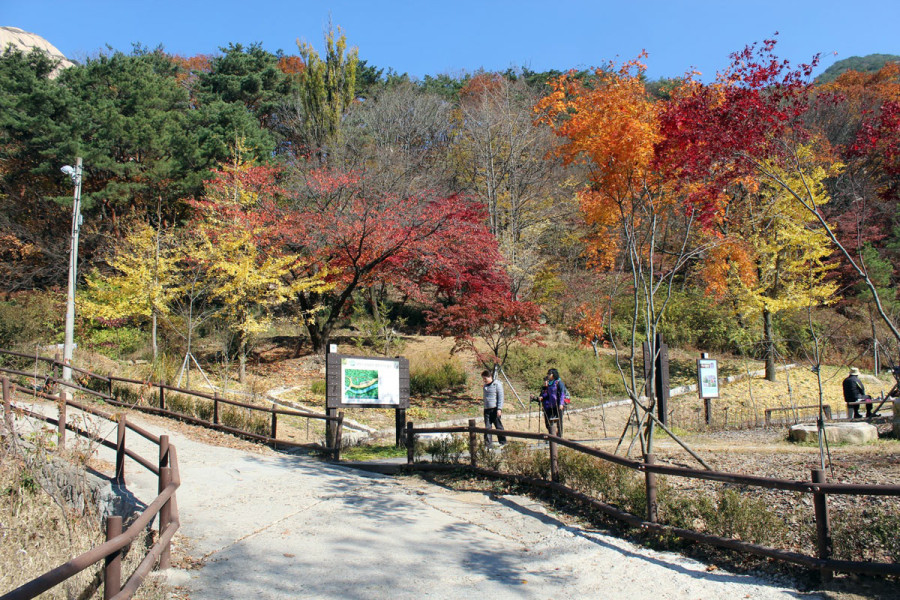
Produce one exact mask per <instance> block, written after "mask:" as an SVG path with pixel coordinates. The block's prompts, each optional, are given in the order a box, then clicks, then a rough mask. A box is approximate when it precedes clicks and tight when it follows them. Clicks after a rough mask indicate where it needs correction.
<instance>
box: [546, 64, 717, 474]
mask: <svg viewBox="0 0 900 600" xmlns="http://www.w3.org/2000/svg"><path fill="white" fill-rule="evenodd" d="M643 73H644V67H643V65H641V64H640V63H639V62H637V61H632V62H629V63H626V64H625V65H623V66H622V67H621V68H618V69H615V68H614V67H613V66H612V65H610V66H609V68H607V69H596V70H595V72H594V79H593V80H592V81H591V82H590V84H586V83H585V82H584V80H583V79H581V78H577V77H575V76H574V75H568V76H562V77H560V78H558V79H557V80H555V81H553V82H551V88H552V91H551V93H550V94H548V95H547V96H546V97H545V98H544V99H543V100H542V101H541V102H540V103H539V104H538V105H537V110H538V111H540V113H541V117H540V120H541V121H542V122H544V123H547V124H549V125H550V126H551V127H552V128H553V129H554V131H555V132H556V134H557V135H558V136H560V137H562V138H564V140H565V141H564V143H563V144H562V145H561V146H560V148H559V151H558V153H559V155H560V156H561V157H562V159H563V161H564V163H566V164H573V163H582V164H586V165H587V167H588V179H587V182H586V186H585V188H584V189H583V190H581V191H580V192H579V194H578V196H579V200H580V203H581V208H582V212H583V214H584V217H585V219H586V221H587V223H588V224H589V225H590V226H591V227H592V228H593V235H592V236H591V238H590V242H589V244H590V246H589V249H590V251H591V253H592V256H593V259H594V264H595V265H596V268H597V269H599V270H601V271H609V270H614V269H616V268H620V269H622V270H623V271H625V272H626V273H627V274H628V276H629V278H630V280H631V293H632V295H633V312H632V314H631V315H630V336H629V338H630V339H628V340H625V343H627V344H628V348H629V349H628V351H627V355H626V356H625V357H624V360H623V356H622V355H621V353H620V352H619V343H620V340H617V339H616V338H615V336H611V341H612V343H613V345H614V347H615V349H616V359H617V365H618V367H619V372H620V374H621V377H622V381H623V384H624V385H625V387H626V390H627V391H628V395H629V397H630V398H631V400H632V403H633V407H634V408H633V409H634V411H635V413H636V414H637V415H639V416H640V420H641V423H642V424H645V425H646V427H641V428H640V434H639V435H640V441H641V448H642V450H643V451H644V452H648V453H649V452H652V450H653V438H654V427H655V425H656V424H660V425H662V424H661V423H660V422H659V421H660V420H659V418H658V417H657V416H656V415H655V414H654V413H655V410H656V398H655V397H654V395H653V393H652V389H653V386H649V388H647V389H649V390H650V391H651V393H650V397H649V398H647V399H644V394H643V390H644V388H645V386H644V384H643V381H641V382H640V383H639V379H641V378H640V376H639V374H638V371H637V360H636V355H637V348H638V347H639V344H640V343H641V341H643V340H646V343H647V344H649V349H650V353H649V356H650V357H651V365H650V369H649V380H650V381H655V379H656V374H655V362H656V358H657V356H658V353H659V348H658V344H657V342H658V337H657V333H658V331H659V327H660V322H661V320H662V319H663V316H664V315H665V311H666V306H667V304H668V300H669V298H670V294H671V290H672V287H673V282H674V281H675V277H676V275H677V274H678V273H679V272H681V271H682V270H683V268H684V267H685V265H686V264H687V262H688V261H689V260H690V259H691V258H692V257H693V256H695V255H696V254H697V252H698V248H697V247H695V246H694V245H693V243H694V233H695V227H694V224H695V223H694V221H695V218H694V214H695V211H694V209H693V208H692V207H688V209H687V210H685V208H684V206H682V205H681V204H680V202H679V200H680V197H679V196H678V195H676V194H675V190H674V187H673V185H672V184H671V182H670V181H669V179H668V177H667V174H666V172H665V171H663V170H661V169H660V168H659V166H658V164H657V163H656V161H655V157H656V148H657V146H658V144H659V142H660V138H661V133H660V131H659V123H658V117H657V113H658V110H659V109H658V106H657V105H656V104H654V103H653V102H652V101H651V100H650V98H649V97H648V95H647V93H646V90H645V88H644V84H643ZM589 312H590V313H592V314H595V315H596V313H597V312H598V311H597V309H595V310H593V311H589ZM626 369H627V372H626ZM645 402H646V403H645ZM663 427H665V426H664V425H663ZM701 462H702V461H701Z"/></svg>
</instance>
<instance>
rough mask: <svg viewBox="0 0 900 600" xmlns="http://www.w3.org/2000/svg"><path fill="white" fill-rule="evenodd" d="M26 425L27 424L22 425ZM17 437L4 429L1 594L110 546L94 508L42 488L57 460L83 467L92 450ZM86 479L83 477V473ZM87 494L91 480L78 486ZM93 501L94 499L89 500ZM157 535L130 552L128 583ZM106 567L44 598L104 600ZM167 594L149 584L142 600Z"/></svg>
mask: <svg viewBox="0 0 900 600" xmlns="http://www.w3.org/2000/svg"><path fill="white" fill-rule="evenodd" d="M19 423H20V424H22V423H23V422H22V421H19ZM17 428H18V431H19V435H11V433H10V431H9V428H8V424H7V423H5V422H3V423H2V424H0V442H2V447H0V565H6V566H10V565H16V567H17V568H3V569H0V590H5V591H8V590H12V589H14V588H16V587H18V586H20V585H22V584H24V583H27V582H28V581H31V580H32V579H34V578H35V577H38V576H39V575H42V574H43V573H46V572H47V571H50V570H51V569H54V568H56V567H58V566H59V565H61V564H63V563H65V562H67V561H69V560H70V559H72V558H74V557H75V556H78V555H80V554H82V553H84V552H86V551H88V550H90V549H91V548H92V547H94V546H96V545H98V544H100V543H102V542H103V541H104V540H105V535H104V525H103V523H102V522H101V520H100V518H99V517H98V511H97V509H96V507H94V506H86V507H82V508H81V509H78V508H75V507H73V506H72V505H71V504H69V503H67V502H66V501H65V500H64V499H63V498H62V497H61V494H60V493H59V491H56V490H54V489H53V488H51V487H48V486H46V485H44V484H42V477H41V476H40V474H39V471H40V467H41V465H45V464H48V463H49V462H50V461H51V459H52V458H58V459H63V460H66V461H68V462H70V463H72V464H75V465H76V466H79V467H83V466H84V465H85V464H86V463H87V462H89V461H90V460H91V448H90V447H89V446H87V445H86V444H85V443H83V442H79V443H73V444H72V449H71V450H67V451H65V452H63V453H59V452H56V445H55V435H54V434H53V433H52V432H50V431H49V430H47V429H45V428H42V427H39V426H30V427H29V431H28V432H27V433H26V434H25V435H21V434H22V427H21V425H20V426H18V427H17ZM82 473H83V472H82ZM74 485H81V487H82V489H84V488H86V487H87V483H86V475H85V479H84V480H82V481H80V482H75V483H74ZM88 497H89V496H88ZM152 536H153V534H152V533H151V532H149V531H148V532H146V533H145V534H144V535H142V536H139V538H138V539H137V540H136V541H135V542H134V543H132V544H131V546H130V547H128V548H126V554H125V558H124V560H123V565H122V573H123V582H124V581H125V579H127V577H128V575H130V574H131V573H132V572H133V571H134V569H135V568H137V565H138V564H139V563H140V561H141V560H142V559H143V557H144V555H145V554H146V551H145V549H146V548H148V547H149V545H150V543H151V539H152ZM102 565H103V563H102V562H100V563H98V564H96V565H94V566H92V567H89V568H88V569H86V570H84V571H82V572H81V573H78V574H77V575H75V576H73V577H71V578H69V579H68V580H66V581H65V582H63V583H62V584H60V585H58V586H56V587H55V588H53V589H51V590H49V591H48V592H45V593H44V594H43V595H41V598H66V599H69V598H79V599H81V598H84V599H89V598H101V597H102V595H103V591H102V584H101V569H102ZM166 593H167V592H166V589H165V587H164V585H163V583H162V582H161V581H160V580H159V579H157V578H155V577H154V578H148V580H147V581H146V583H145V585H144V586H142V587H141V589H140V590H139V592H138V594H137V595H136V596H135V597H136V598H144V599H148V600H152V599H157V598H165V597H166Z"/></svg>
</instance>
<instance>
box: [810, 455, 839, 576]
mask: <svg viewBox="0 0 900 600" xmlns="http://www.w3.org/2000/svg"><path fill="white" fill-rule="evenodd" d="M812 482H813V483H825V471H824V470H822V469H813V470H812ZM813 506H814V507H815V513H816V546H817V550H818V554H819V558H822V559H829V558H831V548H832V544H831V521H830V519H829V518H828V500H827V497H826V495H825V493H824V492H813ZM833 575H834V571H831V570H830V569H822V570H821V576H822V580H823V581H831V578H832V576H833Z"/></svg>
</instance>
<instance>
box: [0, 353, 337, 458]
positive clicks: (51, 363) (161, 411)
mask: <svg viewBox="0 0 900 600" xmlns="http://www.w3.org/2000/svg"><path fill="white" fill-rule="evenodd" d="M0 354H6V355H9V356H16V357H20V358H25V359H29V360H34V361H36V362H43V363H46V364H47V365H48V368H49V369H50V372H49V373H46V374H43V373H42V374H38V373H36V372H28V371H22V370H17V369H10V368H6V367H0V372H2V373H7V374H9V375H17V376H20V377H30V378H37V379H38V380H41V381H42V382H43V384H44V385H45V386H46V385H50V384H52V385H59V386H64V387H66V388H67V389H71V390H76V391H79V392H81V393H84V394H88V395H91V396H93V397H95V398H99V399H101V400H103V401H104V402H106V403H108V404H111V405H113V406H120V407H123V408H130V409H134V410H139V411H142V412H146V413H150V414H156V415H162V416H166V417H171V418H176V419H180V420H182V421H185V422H187V423H191V424H194V425H199V426H202V427H208V428H210V429H216V430H219V431H225V432H228V433H232V434H234V435H238V436H243V437H247V438H250V439H253V440H256V441H259V442H263V443H265V444H271V445H272V446H273V447H276V448H277V447H278V446H282V447H298V448H312V449H324V450H325V451H326V452H328V453H330V454H331V456H332V457H333V458H334V460H339V459H340V455H341V445H342V437H343V426H344V413H343V412H339V413H338V414H337V416H330V415H326V414H321V413H314V412H308V411H302V410H294V409H285V408H278V407H277V406H275V405H272V406H271V407H266V406H257V405H254V404H249V403H246V402H238V401H236V400H229V399H226V398H223V397H222V396H220V395H219V394H218V393H213V394H209V393H206V392H199V391H196V390H188V389H183V388H178V387H174V386H171V385H167V384H164V383H156V382H152V381H141V380H138V379H129V378H127V377H117V376H114V375H99V374H97V373H93V372H91V371H88V370H87V369H81V368H77V367H73V366H70V368H71V369H72V370H73V371H75V372H76V373H80V374H81V375H82V376H84V377H87V378H88V379H90V380H91V381H92V382H94V383H95V384H97V385H96V387H103V388H104V389H105V391H104V392H101V391H97V390H95V389H90V388H88V387H84V386H80V385H78V384H75V383H73V382H70V381H64V380H63V379H61V378H60V377H59V372H60V370H61V369H62V367H63V366H64V365H63V363H62V362H61V361H59V360H57V359H55V358H49V357H43V356H37V355H29V354H24V353H22V352H13V351H11V350H4V349H0ZM116 383H119V384H126V385H138V386H143V387H148V388H150V390H151V393H152V391H153V390H156V392H157V397H158V406H148V405H144V404H131V403H128V402H123V401H122V400H121V399H120V398H119V397H117V395H116V389H115V384H116ZM167 393H177V394H182V395H185V396H189V397H193V398H201V399H204V400H208V401H211V402H212V420H211V421H207V420H205V419H200V418H197V417H195V416H193V415H187V414H184V413H180V412H176V411H172V410H169V408H167V406H166V395H167ZM220 405H227V406H235V407H239V408H244V409H247V410H251V411H257V412H261V413H264V414H266V415H267V417H266V421H267V423H268V430H269V435H260V434H259V433H254V432H252V431H247V430H244V429H240V428H237V427H231V426H228V425H225V424H224V423H222V419H221V418H220V416H221V415H220V410H219V408H220ZM279 415H281V416H290V417H298V418H306V419H314V420H320V421H324V422H325V423H326V427H328V428H329V430H330V434H329V435H328V436H327V439H329V440H333V442H332V445H331V446H330V447H329V446H324V447H323V446H321V445H319V444H314V443H299V442H294V441H291V440H286V439H278V417H279Z"/></svg>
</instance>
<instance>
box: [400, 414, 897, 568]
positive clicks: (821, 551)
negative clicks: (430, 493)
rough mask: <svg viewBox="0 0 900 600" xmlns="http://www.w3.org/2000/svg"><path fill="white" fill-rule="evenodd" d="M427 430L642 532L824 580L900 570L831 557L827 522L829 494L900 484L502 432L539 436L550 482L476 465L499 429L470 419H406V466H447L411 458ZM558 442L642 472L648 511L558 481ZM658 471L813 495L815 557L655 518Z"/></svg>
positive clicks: (883, 492) (893, 488) (893, 491)
mask: <svg viewBox="0 0 900 600" xmlns="http://www.w3.org/2000/svg"><path fill="white" fill-rule="evenodd" d="M425 433H450V434H467V435H468V444H469V468H471V469H474V470H475V471H477V472H480V473H482V474H484V475H487V476H490V477H502V478H506V479H512V480H515V481H519V482H522V483H527V484H531V485H535V486H538V487H545V488H549V489H552V490H554V491H557V492H561V493H565V494H567V495H569V496H572V497H574V498H576V499H578V500H580V501H582V502H585V503H587V504H589V505H590V506H592V507H594V508H596V509H598V510H599V511H601V512H602V513H604V514H606V515H608V516H610V517H612V518H614V519H618V520H620V521H624V522H625V523H627V524H628V525H630V526H632V527H637V528H640V529H642V530H645V531H651V532H656V533H665V534H670V535H674V536H677V537H680V538H683V539H687V540H692V541H695V542H700V543H703V544H709V545H712V546H717V547H721V548H728V549H731V550H737V551H739V552H746V553H749V554H754V555H757V556H762V557H766V558H770V559H774V560H780V561H784V562H788V563H794V564H798V565H802V566H805V567H809V568H811V569H816V570H819V571H820V572H821V573H822V575H823V577H824V578H826V579H827V578H830V577H831V575H832V573H833V572H834V571H842V572H850V573H864V574H870V575H895V576H896V575H900V564H896V563H877V562H863V561H849V560H835V559H833V558H831V555H832V536H831V522H830V519H829V516H828V496H829V495H830V494H842V495H852V496H892V497H900V485H869V484H846V483H827V482H826V481H825V472H824V471H823V470H821V469H813V470H812V477H811V481H808V482H805V481H791V480H787V479H775V478H771V477H757V476H751V475H740V474H733V473H724V472H719V471H711V470H709V471H708V470H697V469H688V468H685V467H675V466H668V465H661V464H657V463H656V462H655V460H654V457H653V455H652V454H648V455H646V456H645V457H644V460H643V462H642V461H636V460H632V459H630V458H626V457H624V456H619V455H616V454H611V453H609V452H605V451H603V450H599V449H596V448H591V447H588V446H585V445H583V444H579V443H577V442H573V441H571V440H567V439H565V438H561V437H558V436H556V435H550V434H546V433H530V432H524V431H511V430H505V431H504V432H503V435H505V436H506V437H507V438H513V439H516V438H518V439H526V440H538V441H543V442H547V443H548V445H549V454H550V479H549V481H548V480H545V479H535V478H532V477H526V476H523V475H515V474H510V473H504V472H501V471H497V470H493V469H485V468H483V467H479V466H478V464H477V436H478V434H492V435H496V434H497V430H496V429H485V428H483V427H477V426H476V424H475V420H474V419H472V420H470V421H469V425H468V427H427V428H418V429H417V428H415V427H414V425H413V423H412V422H408V423H407V424H406V433H405V438H406V447H407V453H408V454H407V463H408V466H409V467H410V468H413V469H420V470H427V469H430V468H435V467H437V468H447V466H446V465H432V464H422V463H416V462H415V436H417V435H420V434H425ZM559 446H564V447H566V448H570V449H571V450H574V451H576V452H580V453H582V454H585V455H587V456H593V457H596V458H599V459H602V460H605V461H608V462H610V463H613V464H616V465H621V466H623V467H627V468H629V469H633V470H635V471H638V472H641V473H643V474H644V481H645V493H646V499H647V514H646V515H644V516H637V515H632V514H630V513H627V512H624V511H622V510H620V509H618V508H616V507H615V506H612V505H610V504H607V503H605V502H602V501H600V500H598V499H596V498H592V497H590V496H588V495H586V494H584V493H582V492H579V491H577V490H574V489H572V488H569V487H567V486H565V485H563V484H561V483H560V470H559V459H558V449H559ZM451 468H452V467H451ZM657 475H667V476H674V477H686V478H690V479H703V480H707V481H717V482H722V483H730V484H740V485H746V486H753V487H760V488H768V489H775V490H783V491H789V492H799V493H801V494H811V495H812V503H813V507H814V512H815V526H816V547H817V556H808V555H805V554H802V553H799V552H790V551H787V550H782V549H778V548H770V547H766V546H761V545H758V544H753V543H749V542H745V541H741V540H736V539H730V538H724V537H720V536H715V535H710V534H707V533H700V532H697V531H693V530H689V529H681V528H677V527H673V526H670V525H664V524H661V523H659V522H658V519H657V512H658V502H657V482H656V476H657Z"/></svg>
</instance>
